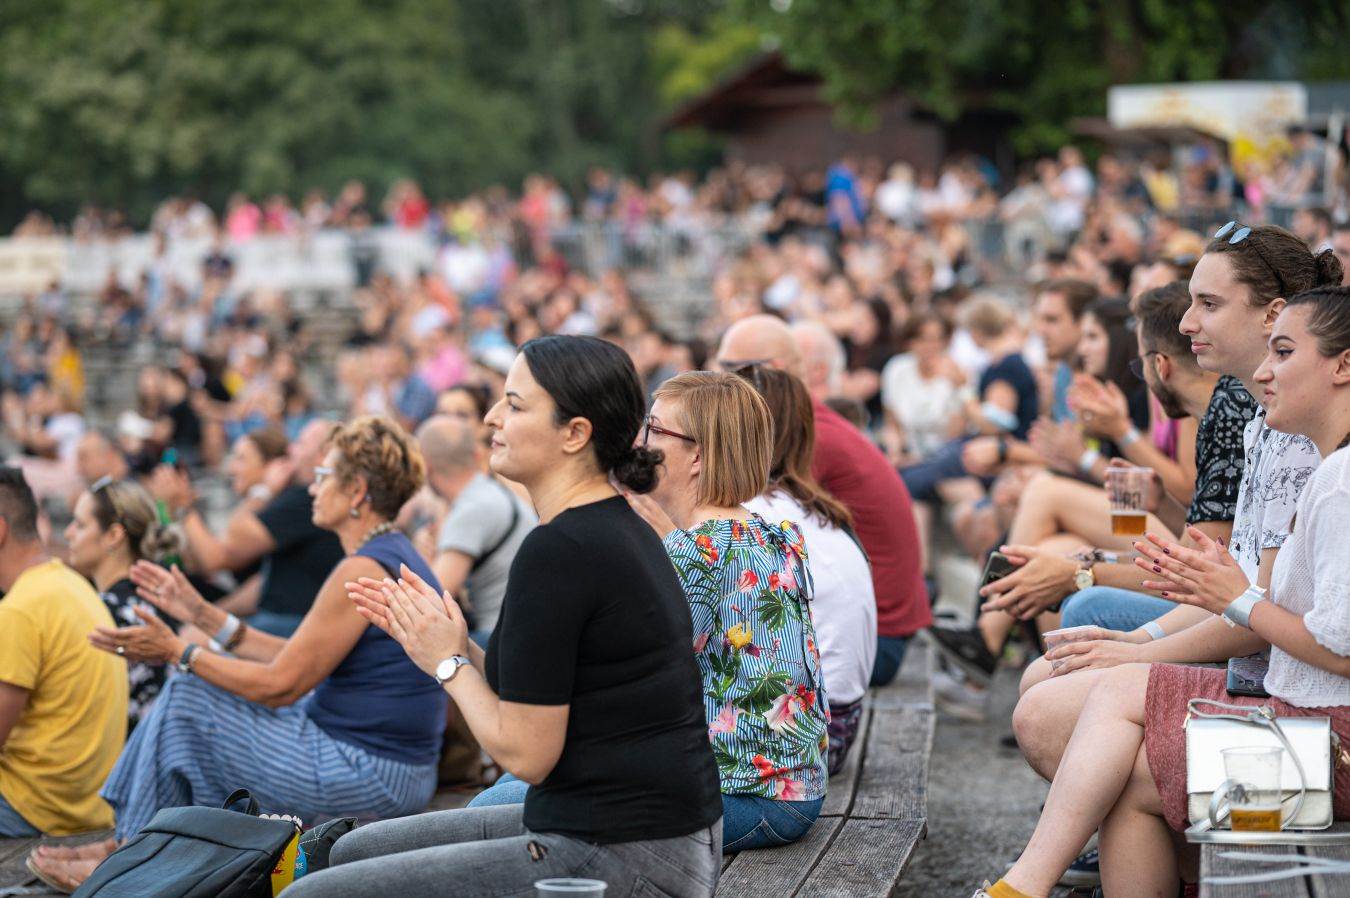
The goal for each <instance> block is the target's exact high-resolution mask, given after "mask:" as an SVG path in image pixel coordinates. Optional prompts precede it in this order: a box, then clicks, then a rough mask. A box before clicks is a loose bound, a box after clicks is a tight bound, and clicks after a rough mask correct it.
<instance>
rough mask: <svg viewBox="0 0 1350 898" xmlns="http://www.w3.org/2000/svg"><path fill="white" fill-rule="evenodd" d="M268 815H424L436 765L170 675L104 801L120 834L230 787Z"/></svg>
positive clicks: (309, 819)
mask: <svg viewBox="0 0 1350 898" xmlns="http://www.w3.org/2000/svg"><path fill="white" fill-rule="evenodd" d="M239 788H245V789H248V790H249V791H250V792H252V793H253V797H254V798H256V799H257V800H258V804H259V805H260V806H261V808H262V810H263V811H264V812H265V813H272V814H294V815H296V816H298V817H299V818H300V819H301V821H302V822H303V823H304V825H305V826H311V825H313V824H315V823H319V822H322V821H324V820H328V819H331V818H333V817H357V818H359V819H361V820H362V821H370V820H378V819H383V818H386V817H400V816H403V815H405V814H412V813H416V812H418V811H421V810H422V809H424V808H425V807H426V806H427V803H428V802H430V801H431V796H432V795H433V794H434V793H435V791H436V765H435V764H406V763H403V762H400V761H395V760H392V759H390V758H385V757H380V756H378V755H375V754H372V753H370V752H368V751H365V750H363V749H361V748H358V747H357V746H355V745H351V744H349V743H346V742H341V741H339V740H337V739H334V738H333V737H332V736H329V735H328V734H327V733H325V732H324V731H323V730H321V729H320V728H319V727H318V726H317V725H315V723H314V722H313V721H312V720H310V719H309V717H308V716H307V715H306V714H305V712H304V711H303V710H301V709H300V708H299V707H296V706H291V707H287V708H276V709H272V708H267V707H264V706H262V705H259V704H255V703H254V702H250V701H248V700H247V699H244V698H240V697H239V696H237V695H234V694H233V693H230V692H226V691H225V690H223V689H218V688H216V687H215V686H212V685H211V684H209V683H206V682H204V681H203V680H201V679H200V678H198V677H194V676H175V677H173V678H171V679H170V680H169V682H168V683H167V684H165V686H164V690H163V691H162V692H161V693H160V695H159V698H158V699H156V701H155V704H154V706H153V707H152V708H151V710H150V714H149V715H148V716H147V717H146V718H145V719H144V720H142V721H141V724H140V725H139V726H138V727H137V728H136V731H135V732H134V733H132V735H131V738H130V739H129V740H127V745H126V748H125V749H124V750H123V751H122V756H121V757H120V758H119V759H118V761H117V765H116V766H115V767H114V768H113V771H112V774H111V775H109V777H108V782H107V783H106V784H105V785H104V787H103V792H102V795H103V797H104V799H106V800H107V802H108V803H109V804H110V805H112V808H113V811H114V812H115V813H116V815H117V838H118V839H126V838H128V837H129V836H132V835H134V834H135V833H137V832H138V831H139V830H140V829H141V828H142V827H143V826H145V824H147V823H149V822H150V818H151V817H153V816H154V815H155V812H156V811H158V810H160V809H161V808H170V807H182V806H185V805H219V804H220V803H221V802H222V801H224V800H225V797H226V796H227V795H229V794H230V792H232V791H234V790H235V789H239Z"/></svg>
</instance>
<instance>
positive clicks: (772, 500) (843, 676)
mask: <svg viewBox="0 0 1350 898" xmlns="http://www.w3.org/2000/svg"><path fill="white" fill-rule="evenodd" d="M745 507H746V508H747V509H749V510H750V511H752V512H755V513H756V514H758V515H759V516H760V517H762V518H764V520H766V521H768V522H770V523H778V522H780V521H792V522H794V523H796V525H797V526H798V527H799V528H800V529H801V531H802V536H803V537H805V538H806V555H807V562H808V563H809V565H810V567H811V579H812V581H813V583H814V584H815V597H814V598H813V599H812V601H811V621H812V623H813V624H814V625H815V628H816V638H817V639H819V640H820V666H821V671H822V673H823V674H824V676H825V694H826V695H828V696H829V699H830V704H832V705H844V704H848V703H850V702H855V701H857V700H858V699H860V698H862V697H863V694H864V693H865V692H867V681H868V680H869V679H870V678H871V676H872V663H873V662H874V661H875V660H876V655H877V601H876V595H875V593H873V592H872V571H871V568H870V567H869V566H868V564H867V557H866V556H865V555H863V552H862V549H860V548H858V544H857V543H855V542H854V541H853V539H852V538H851V537H850V536H849V535H848V534H847V533H845V532H844V531H843V530H840V529H839V528H838V527H832V526H829V525H828V524H823V523H821V521H820V519H819V518H817V517H816V516H815V515H810V514H807V512H806V509H805V508H803V507H802V506H801V503H799V502H798V501H797V500H796V499H793V498H792V497H791V496H789V495H787V494H786V493H783V492H780V491H774V492H772V493H765V494H764V495H761V496H757V497H755V498H754V499H751V500H750V501H749V502H746V503H745Z"/></svg>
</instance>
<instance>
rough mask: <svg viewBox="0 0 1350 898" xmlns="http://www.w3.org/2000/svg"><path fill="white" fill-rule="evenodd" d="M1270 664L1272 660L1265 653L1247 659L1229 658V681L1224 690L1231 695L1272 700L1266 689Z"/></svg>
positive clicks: (1249, 656)
mask: <svg viewBox="0 0 1350 898" xmlns="http://www.w3.org/2000/svg"><path fill="white" fill-rule="evenodd" d="M1269 664H1270V659H1269V658H1267V657H1266V655H1265V653H1264V652H1261V653H1257V654H1255V655H1248V656H1247V657H1245V658H1229V659H1228V679H1227V682H1226V683H1225V684H1224V688H1225V689H1226V690H1227V691H1228V694H1229V695H1246V696H1250V697H1251V698H1270V693H1269V692H1267V691H1266V687H1265V681H1266V668H1267V667H1268V666H1269Z"/></svg>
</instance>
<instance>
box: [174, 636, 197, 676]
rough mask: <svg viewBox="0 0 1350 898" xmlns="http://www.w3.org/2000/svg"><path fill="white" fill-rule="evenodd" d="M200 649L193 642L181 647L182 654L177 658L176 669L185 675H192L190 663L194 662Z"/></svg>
mask: <svg viewBox="0 0 1350 898" xmlns="http://www.w3.org/2000/svg"><path fill="white" fill-rule="evenodd" d="M201 650H202V647H201V646H200V645H198V644H197V643H195V642H189V643H188V644H187V645H186V646H184V647H183V654H182V655H180V656H178V669H179V670H180V671H181V672H183V673H185V674H188V673H192V662H193V661H195V660H196V658H197V653H198V652H200V651H201Z"/></svg>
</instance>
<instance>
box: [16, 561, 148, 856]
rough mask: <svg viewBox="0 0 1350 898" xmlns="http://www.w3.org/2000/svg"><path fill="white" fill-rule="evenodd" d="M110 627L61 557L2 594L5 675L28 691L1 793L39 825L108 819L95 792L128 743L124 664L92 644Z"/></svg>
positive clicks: (68, 828) (87, 824) (60, 827)
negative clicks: (101, 629) (99, 632)
mask: <svg viewBox="0 0 1350 898" xmlns="http://www.w3.org/2000/svg"><path fill="white" fill-rule="evenodd" d="M112 625H113V619H112V615H110V614H109V613H108V609H107V608H106V607H105V606H104V605H103V602H102V600H100V599H99V597H98V593H96V592H95V591H94V588H93V587H92V586H90V585H89V581H88V580H85V579H84V578H83V577H81V576H80V575H79V574H77V573H75V571H73V570H71V569H70V568H68V567H66V566H65V565H64V564H62V563H61V562H59V561H46V562H43V563H42V564H38V565H34V566H33V567H30V568H29V569H28V570H26V571H24V572H23V573H22V574H20V575H19V579H18V580H16V581H15V582H14V588H13V589H11V590H10V591H9V593H8V594H7V595H6V596H5V597H4V598H3V599H0V681H4V682H6V683H10V684H12V685H14V686H19V687H21V688H23V689H27V690H28V691H29V696H28V706H27V707H26V708H24V710H23V713H22V714H21V715H20V716H19V722H18V723H17V724H16V725H15V726H14V728H13V729H12V730H11V731H10V734H9V738H8V739H6V740H5V743H4V745H2V746H0V795H4V797H5V800H6V801H8V802H9V803H10V804H11V805H12V806H13V807H14V809H15V810H16V811H18V812H19V813H20V814H22V815H23V818H24V819H25V820H27V821H28V822H29V823H31V824H33V826H35V827H37V828H38V829H40V830H42V831H43V832H45V833H50V834H52V835H58V836H60V835H69V834H71V833H77V832H83V831H86V830H91V829H103V828H106V827H110V826H112V823H113V814H112V808H110V807H108V804H107V802H105V801H104V800H103V799H102V798H100V797H99V795H98V790H99V789H101V788H102V787H103V782H104V780H106V779H107V778H108V774H109V773H110V772H111V771H112V768H113V764H114V763H116V762H117V756H118V755H119V754H121V752H122V743H123V742H124V741H125V740H126V726H127V691H128V688H127V666H126V662H125V661H123V660H122V659H121V658H118V657H117V656H116V655H109V654H108V653H106V652H101V651H99V650H98V649H96V648H94V647H93V646H91V645H90V644H89V634H90V633H92V632H93V631H94V628H95V627H110V626H112Z"/></svg>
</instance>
